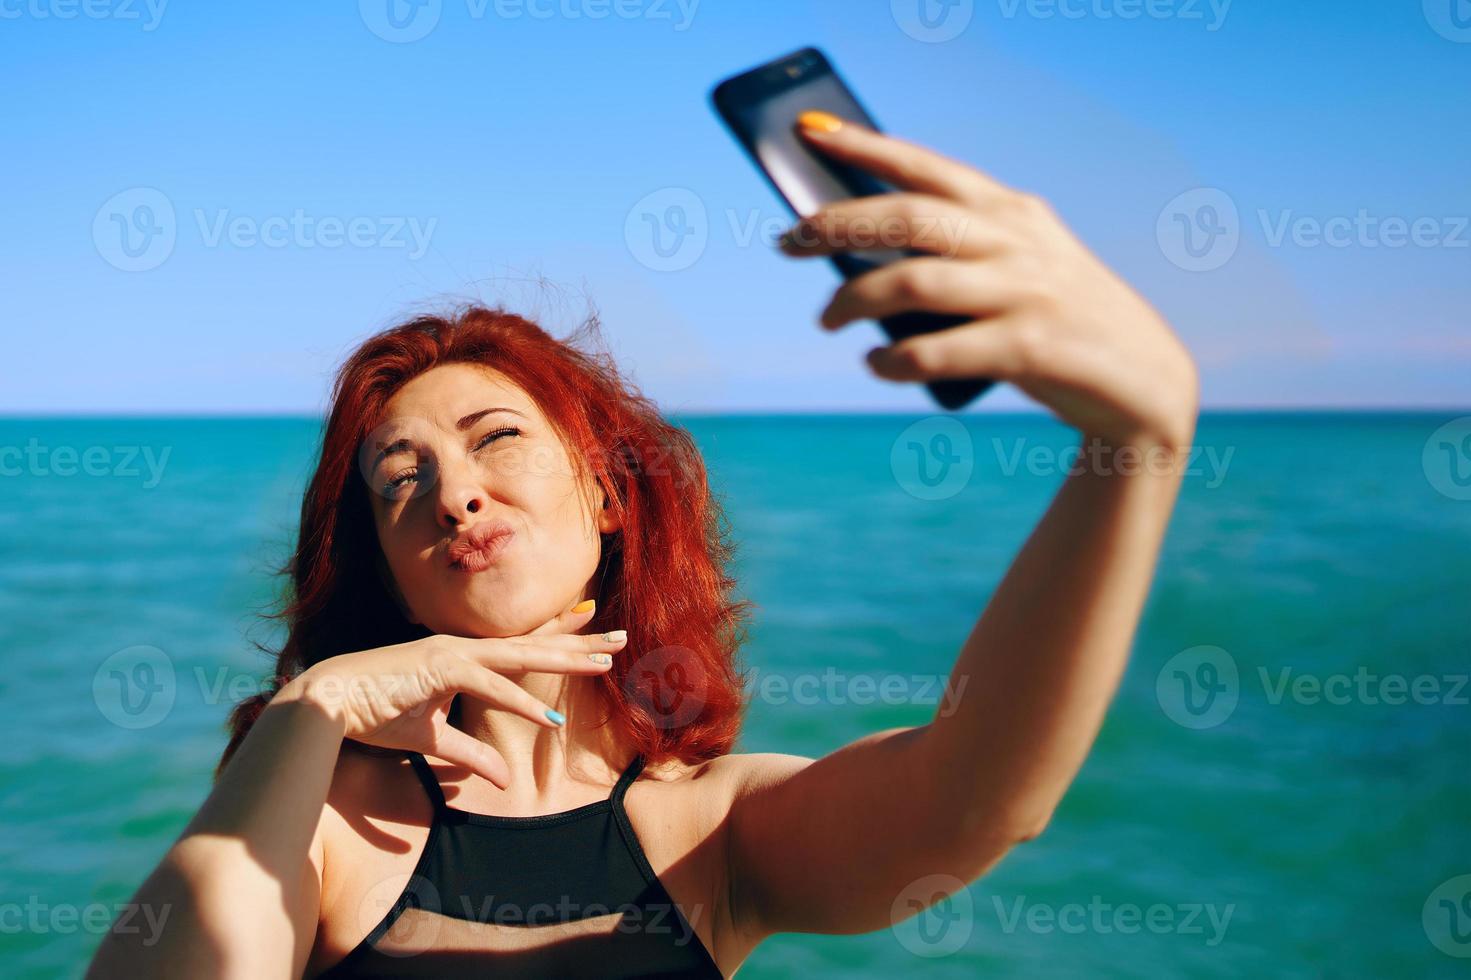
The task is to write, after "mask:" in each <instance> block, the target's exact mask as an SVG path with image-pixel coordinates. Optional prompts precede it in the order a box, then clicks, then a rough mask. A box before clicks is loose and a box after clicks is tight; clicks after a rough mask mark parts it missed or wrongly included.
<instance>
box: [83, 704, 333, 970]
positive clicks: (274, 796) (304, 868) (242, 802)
mask: <svg viewBox="0 0 1471 980" xmlns="http://www.w3.org/2000/svg"><path fill="white" fill-rule="evenodd" d="M341 745H342V722H341V720H340V718H336V717H334V716H333V714H332V713H331V712H328V711H326V710H323V709H322V708H321V707H319V706H318V705H317V704H315V703H313V702H311V701H309V700H307V699H305V698H304V697H303V696H302V693H301V691H300V689H299V688H297V687H294V686H292V685H287V687H286V688H284V689H283V690H282V691H281V692H279V693H278V694H277V695H276V698H275V699H274V700H273V701H272V702H271V703H270V705H268V706H267V707H266V709H265V710H264V711H263V712H262V713H261V716H260V718H259V719H258V720H257V721H256V723H255V725H254V727H253V728H252V729H251V731H250V734H249V735H248V736H247V737H246V738H245V739H244V741H242V742H241V744H240V747H239V749H238V750H237V752H236V754H235V756H234V757H233V758H232V759H231V760H230V762H229V764H228V765H227V766H226V767H225V769H224V771H223V772H222V773H221V774H220V778H219V780H218V782H217V783H216V784H215V787H214V789H213V791H212V792H211V793H210V795H209V797H208V798H207V799H206V800H205V801H204V803H203V805H202V806H201V807H200V808H199V811H198V812H197V813H196V814H195V816H194V818H193V819H192V820H191V821H190V822H189V824H188V826H186V827H185V828H184V831H183V833H182V834H181V835H180V836H179V839H178V840H177V841H176V842H175V843H174V845H173V846H172V847H171V848H170V849H169V851H168V853H167V854H166V855H165V856H164V858H163V860H162V861H161V862H160V863H159V865H158V867H157V868H156V869H155V870H154V872H153V873H152V874H151V875H150V876H149V877H148V879H147V880H146V881H144V883H143V885H142V886H141V887H140V888H139V889H138V892H137V893H136V894H135V895H134V897H133V900H132V901H133V904H134V905H135V906H136V907H138V908H140V909H145V910H147V911H149V912H150V913H151V915H150V920H151V921H162V922H163V926H162V928H161V930H159V935H155V936H144V935H140V934H139V933H137V932H132V931H128V932H125V931H124V930H122V929H118V928H115V929H114V931H112V932H109V933H108V934H107V935H106V936H105V937H104V938H103V942H102V944H101V946H100V948H99V949H98V951H97V955H96V957H95V958H94V960H93V962H92V965H91V968H90V969H89V971H88V974H87V975H88V976H89V977H114V976H118V977H121V976H180V977H196V976H226V975H230V976H233V975H237V974H238V975H242V976H244V975H255V976H260V975H264V976H285V975H288V974H289V973H291V972H292V970H293V964H294V963H295V962H297V961H299V957H298V953H300V952H301V951H302V950H303V948H305V949H310V943H311V941H312V938H313V935H314V933H315V924H316V918H317V903H318V896H317V880H318V879H317V877H316V875H317V872H316V871H315V870H314V869H313V868H312V866H311V865H310V863H309V861H308V856H309V854H308V852H309V850H310V847H311V842H312V838H313V835H314V834H315V833H316V828H317V823H318V821H319V819H320V817H321V812H322V807H323V804H324V803H325V801H326V798H327V791H328V788H329V787H330V785H331V782H332V773H333V769H334V767H335V764H336V760H337V755H338V752H339V750H340V748H341ZM304 930H305V932H304Z"/></svg>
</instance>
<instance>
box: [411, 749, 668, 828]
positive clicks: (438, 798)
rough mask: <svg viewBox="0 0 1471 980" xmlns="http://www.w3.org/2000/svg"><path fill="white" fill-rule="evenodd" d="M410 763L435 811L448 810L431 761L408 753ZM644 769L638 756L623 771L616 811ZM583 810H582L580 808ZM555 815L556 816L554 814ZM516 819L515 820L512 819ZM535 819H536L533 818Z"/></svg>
mask: <svg viewBox="0 0 1471 980" xmlns="http://www.w3.org/2000/svg"><path fill="white" fill-rule="evenodd" d="M408 757H409V762H410V763H411V764H412V765H413V767H414V772H415V773H417V774H418V776H419V782H421V783H423V784H424V791H425V792H427V793H428V794H429V799H430V800H431V801H432V802H433V803H434V809H435V811H436V812H437V811H441V810H446V809H448V808H449V804H448V803H446V802H445V799H444V789H443V788H442V787H441V786H440V785H439V780H438V779H437V778H436V777H435V775H434V770H433V769H431V768H430V766H429V760H427V759H425V758H424V756H423V755H422V754H420V753H418V752H410V753H408ZM643 769H644V757H643V756H642V755H636V756H634V757H633V761H632V762H630V763H629V764H628V768H626V769H624V770H623V775H621V776H619V777H618V782H617V783H615V784H614V786H613V792H612V794H611V795H610V796H609V797H608V800H609V801H610V802H611V803H612V804H613V806H614V807H615V808H616V809H619V810H622V809H623V797H624V796H625V795H627V793H628V787H630V786H632V785H633V782H634V780H636V779H638V777H639V773H641V772H643ZM579 809H581V808H579ZM553 815H555V814H553ZM512 819H514V818H512ZM533 819H534V818H533Z"/></svg>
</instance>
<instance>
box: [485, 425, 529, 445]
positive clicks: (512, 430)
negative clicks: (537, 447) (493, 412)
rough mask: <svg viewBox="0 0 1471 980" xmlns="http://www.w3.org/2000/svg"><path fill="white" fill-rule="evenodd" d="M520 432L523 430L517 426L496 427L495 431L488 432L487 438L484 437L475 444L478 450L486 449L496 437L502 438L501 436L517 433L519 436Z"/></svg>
mask: <svg viewBox="0 0 1471 980" xmlns="http://www.w3.org/2000/svg"><path fill="white" fill-rule="evenodd" d="M520 434H521V430H520V429H517V428H515V427H508V428H505V429H496V430H495V431H494V432H487V433H486V434H485V438H484V439H481V440H480V441H479V442H477V443H476V444H475V448H476V449H477V450H480V449H484V448H485V447H486V446H488V445H489V444H490V443H492V442H494V441H495V440H496V439H498V438H500V437H501V436H509V435H517V436H519V435H520Z"/></svg>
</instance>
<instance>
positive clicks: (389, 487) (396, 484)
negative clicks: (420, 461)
mask: <svg viewBox="0 0 1471 980" xmlns="http://www.w3.org/2000/svg"><path fill="white" fill-rule="evenodd" d="M418 475H419V471H418V470H405V471H404V472H402V473H400V474H398V475H397V476H395V477H394V478H393V479H391V480H389V481H388V482H387V483H385V484H383V494H384V496H388V497H392V496H394V495H395V494H397V493H398V491H399V490H401V489H403V487H404V486H405V485H406V484H407V483H408V482H409V481H410V480H413V479H415V478H417V477H418Z"/></svg>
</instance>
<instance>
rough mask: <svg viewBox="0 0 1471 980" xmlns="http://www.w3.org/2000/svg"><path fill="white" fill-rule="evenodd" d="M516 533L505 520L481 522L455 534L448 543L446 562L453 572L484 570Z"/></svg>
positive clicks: (503, 550)
mask: <svg viewBox="0 0 1471 980" xmlns="http://www.w3.org/2000/svg"><path fill="white" fill-rule="evenodd" d="M515 536H516V531H515V529H514V528H512V527H511V525H510V524H508V523H506V522H505V521H502V520H498V519H497V520H488V521H481V522H480V523H479V524H476V525H474V526H472V527H467V528H465V530H463V531H461V532H460V533H459V534H458V535H456V536H455V539H454V540H453V541H451V542H450V543H449V549H448V551H447V552H446V556H447V557H446V561H447V562H448V564H449V567H450V569H451V570H452V571H456V572H479V571H483V570H485V569H486V568H489V567H490V565H491V564H492V563H493V562H494V561H495V560H496V559H497V558H498V557H500V556H501V555H502V554H504V553H505V550H506V548H507V546H509V545H510V543H511V540H512V539H513V538H515Z"/></svg>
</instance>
